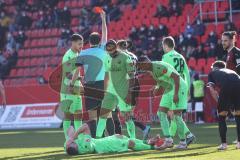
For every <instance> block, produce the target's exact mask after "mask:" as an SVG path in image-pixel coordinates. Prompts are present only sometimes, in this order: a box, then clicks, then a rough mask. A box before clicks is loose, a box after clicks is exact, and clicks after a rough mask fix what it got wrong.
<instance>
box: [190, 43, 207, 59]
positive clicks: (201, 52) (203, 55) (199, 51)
mask: <svg viewBox="0 0 240 160" xmlns="http://www.w3.org/2000/svg"><path fill="white" fill-rule="evenodd" d="M193 57H194V58H196V59H199V58H207V53H206V51H205V50H204V45H203V44H200V45H199V46H198V47H197V49H195V51H194V52H193Z"/></svg>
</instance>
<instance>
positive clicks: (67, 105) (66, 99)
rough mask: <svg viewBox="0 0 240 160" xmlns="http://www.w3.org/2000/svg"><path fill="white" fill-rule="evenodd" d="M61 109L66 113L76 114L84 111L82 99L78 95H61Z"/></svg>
mask: <svg viewBox="0 0 240 160" xmlns="http://www.w3.org/2000/svg"><path fill="white" fill-rule="evenodd" d="M60 107H61V110H62V111H63V112H65V113H69V112H70V113H75V112H76V111H81V110H82V98H81V96H78V95H70V94H63V93H61V94H60Z"/></svg>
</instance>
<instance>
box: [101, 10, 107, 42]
mask: <svg viewBox="0 0 240 160" xmlns="http://www.w3.org/2000/svg"><path fill="white" fill-rule="evenodd" d="M101 19H102V41H101V42H102V44H106V43H107V22H106V13H105V12H104V11H103V12H102V13H101Z"/></svg>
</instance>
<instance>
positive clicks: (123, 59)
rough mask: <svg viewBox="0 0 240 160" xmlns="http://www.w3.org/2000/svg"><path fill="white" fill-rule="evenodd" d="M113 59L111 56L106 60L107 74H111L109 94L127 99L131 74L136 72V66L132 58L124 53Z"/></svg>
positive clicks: (120, 52)
mask: <svg viewBox="0 0 240 160" xmlns="http://www.w3.org/2000/svg"><path fill="white" fill-rule="evenodd" d="M118 52H119V53H118V55H117V56H116V57H114V58H112V57H111V56H110V55H109V54H108V55H107V56H106V58H105V60H104V66H105V72H107V73H108V74H109V82H108V87H107V92H110V93H111V94H114V95H118V96H121V97H123V98H124V97H125V96H126V95H127V91H128V87H129V84H128V80H129V78H132V77H129V74H130V73H132V72H134V70H135V68H134V64H133V62H132V60H131V57H130V56H129V55H127V54H126V53H124V52H122V51H118Z"/></svg>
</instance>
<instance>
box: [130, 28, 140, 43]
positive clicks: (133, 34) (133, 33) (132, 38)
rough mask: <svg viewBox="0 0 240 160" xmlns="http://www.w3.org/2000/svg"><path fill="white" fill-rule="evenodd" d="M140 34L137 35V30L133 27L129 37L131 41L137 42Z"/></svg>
mask: <svg viewBox="0 0 240 160" xmlns="http://www.w3.org/2000/svg"><path fill="white" fill-rule="evenodd" d="M138 36H139V35H138V33H137V29H136V28H135V27H132V29H131V33H130V35H129V37H130V39H131V40H132V41H135V40H137V39H138Z"/></svg>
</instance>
